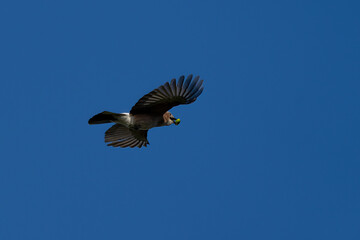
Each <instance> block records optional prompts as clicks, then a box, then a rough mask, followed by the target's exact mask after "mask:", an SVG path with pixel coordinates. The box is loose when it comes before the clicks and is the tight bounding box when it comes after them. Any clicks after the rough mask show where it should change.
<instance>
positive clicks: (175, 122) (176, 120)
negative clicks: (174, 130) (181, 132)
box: [171, 118, 180, 125]
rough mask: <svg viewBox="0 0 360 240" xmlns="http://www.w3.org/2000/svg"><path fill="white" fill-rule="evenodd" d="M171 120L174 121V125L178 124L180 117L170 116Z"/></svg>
mask: <svg viewBox="0 0 360 240" xmlns="http://www.w3.org/2000/svg"><path fill="white" fill-rule="evenodd" d="M171 120H172V121H173V122H174V124H175V125H179V124H180V118H178V119H176V118H171Z"/></svg>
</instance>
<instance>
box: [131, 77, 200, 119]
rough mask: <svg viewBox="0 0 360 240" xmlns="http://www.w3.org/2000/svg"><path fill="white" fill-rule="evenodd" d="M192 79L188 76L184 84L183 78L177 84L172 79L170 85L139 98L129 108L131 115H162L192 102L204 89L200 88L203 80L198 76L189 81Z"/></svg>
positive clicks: (167, 84)
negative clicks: (173, 108)
mask: <svg viewBox="0 0 360 240" xmlns="http://www.w3.org/2000/svg"><path fill="white" fill-rule="evenodd" d="M192 77H193V76H192V74H190V75H189V76H188V77H187V78H186V80H185V82H184V79H185V77H184V76H181V77H180V78H179V80H178V81H177V82H176V79H175V78H174V79H172V80H171V82H170V83H169V82H167V83H165V84H164V85H162V86H160V87H158V88H157V89H155V90H153V91H151V92H150V93H148V94H146V95H145V96H143V97H142V98H140V100H139V101H138V102H137V103H136V104H135V105H134V106H133V107H132V108H131V110H130V113H131V114H133V115H135V114H142V113H156V114H164V113H165V112H166V111H168V110H170V109H171V108H172V107H175V106H178V105H180V104H189V103H192V102H194V101H195V100H196V98H197V97H198V96H199V95H200V94H201V93H202V91H203V89H204V87H203V86H202V83H203V80H200V81H199V79H200V77H199V76H196V77H195V78H194V79H193V81H191V79H192Z"/></svg>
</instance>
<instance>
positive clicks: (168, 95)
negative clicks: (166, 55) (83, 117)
mask: <svg viewBox="0 0 360 240" xmlns="http://www.w3.org/2000/svg"><path fill="white" fill-rule="evenodd" d="M203 90H204V87H203V80H200V77H199V76H196V77H194V78H193V75H192V74H190V75H188V76H187V78H186V79H185V76H184V75H182V76H180V77H179V79H178V80H177V81H176V79H175V78H173V79H172V80H171V81H169V82H166V83H165V84H163V85H161V86H160V87H158V88H156V89H154V90H153V91H151V92H150V93H148V94H146V95H144V96H143V97H142V98H140V99H139V100H138V101H137V103H136V104H135V105H134V106H133V107H132V108H131V110H130V112H129V113H113V112H109V111H103V112H101V113H99V114H96V115H95V116H93V117H92V118H90V119H89V121H88V123H89V124H91V125H92V124H103V123H115V124H114V125H113V126H112V127H110V128H109V129H108V130H107V131H106V132H105V143H107V145H108V146H113V147H121V148H126V147H130V148H134V147H138V148H141V147H147V145H150V143H149V141H148V139H147V134H148V130H149V129H151V128H154V127H163V126H170V125H171V124H175V125H179V124H180V119H179V118H175V117H174V116H173V115H172V114H171V113H170V112H169V110H170V109H171V108H173V107H175V106H178V105H182V104H190V103H193V102H195V100H196V99H197V97H199V96H200V94H201V93H202V92H203Z"/></svg>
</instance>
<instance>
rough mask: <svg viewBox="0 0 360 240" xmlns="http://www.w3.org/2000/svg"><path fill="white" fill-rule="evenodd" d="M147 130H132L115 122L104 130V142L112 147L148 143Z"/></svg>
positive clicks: (140, 145)
mask: <svg viewBox="0 0 360 240" xmlns="http://www.w3.org/2000/svg"><path fill="white" fill-rule="evenodd" d="M147 132H148V130H133V129H129V128H127V127H125V126H123V125H121V124H115V125H113V126H112V127H111V128H109V129H108V130H107V131H106V132H105V142H111V143H109V144H108V146H113V147H123V148H125V147H131V148H133V147H139V148H141V147H142V146H145V147H146V146H147V144H150V143H149V141H148V140H147Z"/></svg>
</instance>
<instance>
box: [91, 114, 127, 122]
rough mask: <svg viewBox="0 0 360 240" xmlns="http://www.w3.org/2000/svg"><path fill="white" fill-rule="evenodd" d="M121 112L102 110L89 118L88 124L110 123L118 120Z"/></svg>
mask: <svg viewBox="0 0 360 240" xmlns="http://www.w3.org/2000/svg"><path fill="white" fill-rule="evenodd" d="M122 115H123V114H121V113H113V112H108V111H104V112H102V113H99V114H96V115H95V116H93V117H92V118H90V119H89V124H101V123H112V122H116V121H117V120H119V118H121V117H122Z"/></svg>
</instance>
